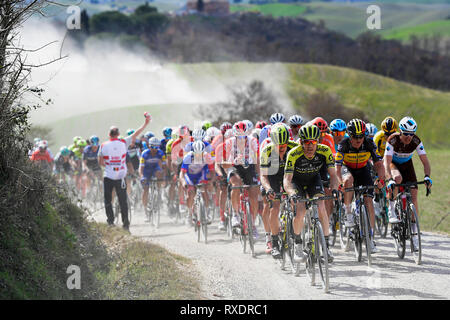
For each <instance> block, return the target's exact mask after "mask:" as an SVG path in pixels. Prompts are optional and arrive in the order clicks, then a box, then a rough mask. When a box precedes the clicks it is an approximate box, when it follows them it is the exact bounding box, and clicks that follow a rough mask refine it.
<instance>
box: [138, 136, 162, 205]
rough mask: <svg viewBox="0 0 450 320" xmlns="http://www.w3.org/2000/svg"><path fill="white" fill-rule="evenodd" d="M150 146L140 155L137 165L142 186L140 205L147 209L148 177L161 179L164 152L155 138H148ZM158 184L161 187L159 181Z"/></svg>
mask: <svg viewBox="0 0 450 320" xmlns="http://www.w3.org/2000/svg"><path fill="white" fill-rule="evenodd" d="M149 146H150V148H149V149H147V150H145V151H144V153H143V154H142V156H141V160H140V166H139V176H140V177H141V183H142V186H143V188H144V193H143V194H142V205H143V206H144V208H145V210H147V201H148V187H149V181H150V179H151V178H152V177H153V176H155V177H156V178H157V179H158V180H162V179H163V176H164V171H163V169H162V168H163V161H164V160H165V155H164V152H162V150H161V149H160V146H161V141H160V140H159V139H158V138H156V137H153V138H150V141H149ZM158 186H159V187H161V181H158Z"/></svg>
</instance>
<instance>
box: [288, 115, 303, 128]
mask: <svg viewBox="0 0 450 320" xmlns="http://www.w3.org/2000/svg"><path fill="white" fill-rule="evenodd" d="M304 122H305V121H304V120H303V118H302V117H301V116H299V115H298V114H294V115H293V116H292V117H290V118H289V124H290V125H291V126H301V125H302V124H303V123H304Z"/></svg>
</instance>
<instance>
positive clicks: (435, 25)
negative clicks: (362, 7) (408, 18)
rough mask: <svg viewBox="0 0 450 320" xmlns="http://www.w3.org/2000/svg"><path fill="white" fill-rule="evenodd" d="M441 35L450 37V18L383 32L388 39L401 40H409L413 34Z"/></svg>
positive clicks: (419, 35)
mask: <svg viewBox="0 0 450 320" xmlns="http://www.w3.org/2000/svg"><path fill="white" fill-rule="evenodd" d="M435 34H436V35H440V36H442V37H445V38H450V20H437V21H432V22H428V23H424V24H420V25H417V26H412V27H405V28H394V29H392V30H387V31H385V32H383V33H382V35H383V37H384V38H386V39H397V40H401V41H409V40H410V37H411V36H412V35H416V36H418V37H421V36H425V35H426V36H433V35H435Z"/></svg>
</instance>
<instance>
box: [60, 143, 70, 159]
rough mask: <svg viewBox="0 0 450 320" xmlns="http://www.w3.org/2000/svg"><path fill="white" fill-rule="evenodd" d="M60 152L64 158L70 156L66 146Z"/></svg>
mask: <svg viewBox="0 0 450 320" xmlns="http://www.w3.org/2000/svg"><path fill="white" fill-rule="evenodd" d="M59 152H61V155H62V156H64V157H65V156H68V155H70V150H69V148H67V147H66V146H62V147H61V149H59Z"/></svg>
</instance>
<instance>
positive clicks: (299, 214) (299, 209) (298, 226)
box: [292, 182, 306, 240]
mask: <svg viewBox="0 0 450 320" xmlns="http://www.w3.org/2000/svg"><path fill="white" fill-rule="evenodd" d="M293 185H294V187H295V188H296V189H297V191H298V195H299V196H300V197H302V198H305V197H306V193H305V191H304V190H303V186H302V185H299V184H297V183H295V182H293ZM292 204H293V205H295V203H292ZM294 208H295V216H294V219H293V220H292V227H293V230H294V238H295V239H296V240H298V239H300V234H301V232H302V229H303V224H304V221H303V219H304V217H305V214H306V207H305V203H304V202H298V203H297V205H296V206H294Z"/></svg>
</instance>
